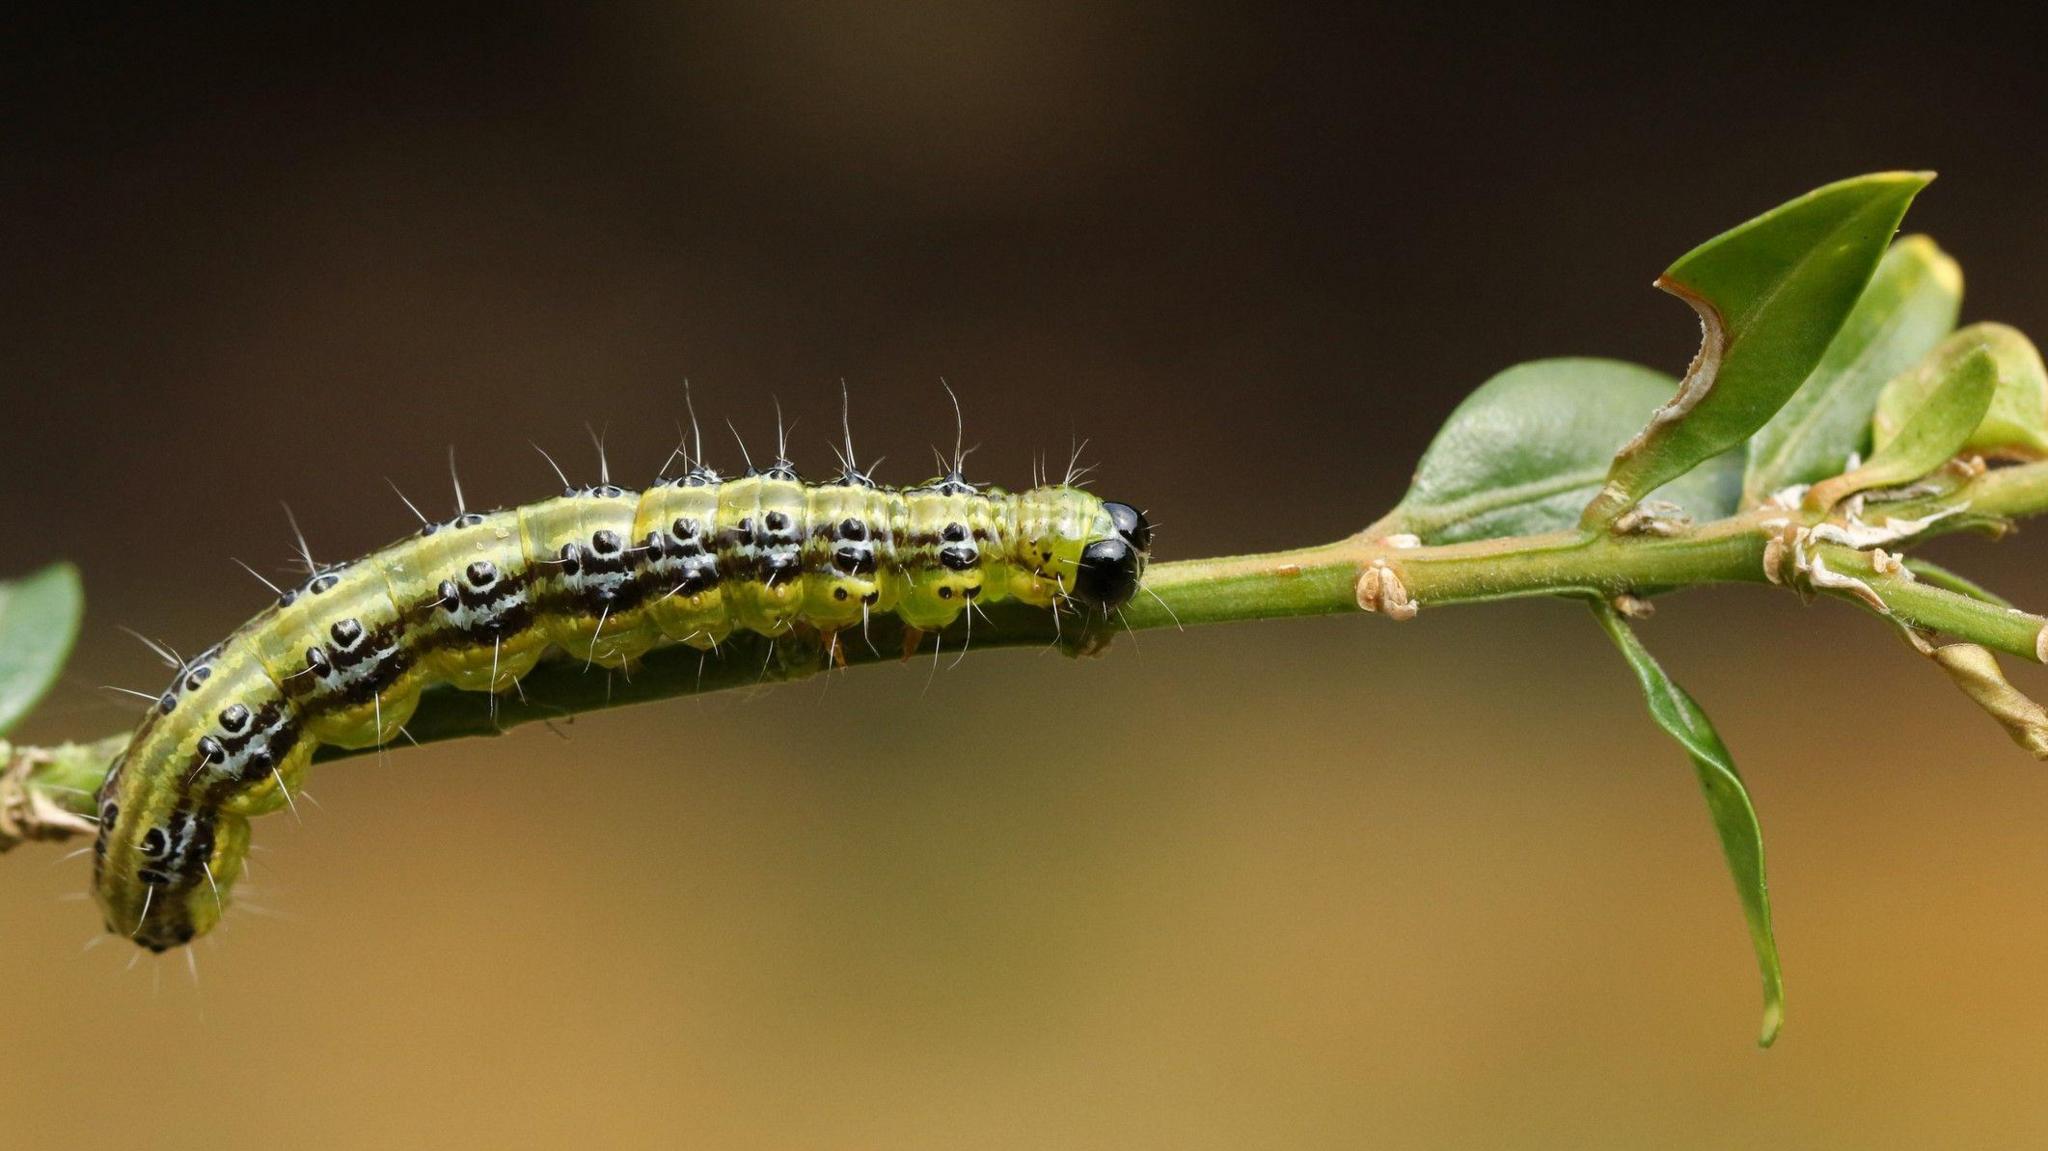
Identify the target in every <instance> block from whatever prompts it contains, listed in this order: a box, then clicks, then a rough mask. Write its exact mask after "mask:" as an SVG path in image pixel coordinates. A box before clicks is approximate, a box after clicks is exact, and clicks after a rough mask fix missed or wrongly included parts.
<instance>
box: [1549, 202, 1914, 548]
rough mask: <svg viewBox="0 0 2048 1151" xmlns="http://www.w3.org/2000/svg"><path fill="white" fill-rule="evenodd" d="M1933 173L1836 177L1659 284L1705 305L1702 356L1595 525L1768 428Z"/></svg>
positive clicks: (1592, 511) (1593, 518)
mask: <svg viewBox="0 0 2048 1151" xmlns="http://www.w3.org/2000/svg"><path fill="white" fill-rule="evenodd" d="M1932 178H1933V177H1932V175H1931V174H1929V173H1924V172H1919V173H1916V172H1885V173H1879V174H1877V175H1872V176H1860V177H1857V178H1856V179H1853V180H1844V181H1842V182H1841V183H1839V184H1830V185H1828V186H1827V187H1825V188H1821V189H1819V190H1817V191H1813V192H1809V193H1807V194H1806V195H1804V196H1801V197H1800V198H1798V199H1797V200H1794V201H1792V202H1791V203H1789V204H1784V205H1782V206H1780V207H1777V208H1773V209H1772V210H1770V211H1769V212H1766V213H1764V214H1763V215H1761V216H1758V217H1757V218H1756V219H1754V220H1751V221H1749V222H1748V223H1746V224H1742V225H1740V226H1738V227H1736V228H1734V229H1732V230H1731V231H1728V232H1724V233H1722V234H1721V235H1719V236H1716V237H1714V238H1713V239H1711V240H1709V241H1707V242H1706V243H1704V244H1702V245H1700V246H1699V247H1697V248H1694V249H1693V250H1692V251H1691V252H1688V253H1686V254H1685V255H1684V256H1682V257H1680V258H1679V260H1678V262H1677V263H1675V264H1673V265H1671V267H1670V268H1668V269H1667V270H1666V271H1665V272H1664V274H1663V275H1662V276H1661V277H1659V278H1658V280H1657V286H1658V287H1661V288H1663V289H1664V290H1666V291H1668V292H1671V293H1672V294H1674V295H1676V296H1678V297H1680V298H1681V299H1683V300H1685V302H1686V303H1688V304H1691V305H1692V307H1693V309H1694V310H1695V311H1697V312H1698V313H1699V317H1700V328H1701V343H1700V351H1699V355H1698V356H1696V357H1695V358H1694V359H1693V362H1692V367H1691V368H1689V369H1687V371H1686V375H1685V382H1684V384H1683V385H1682V386H1681V387H1680V388H1679V391H1678V395H1677V396H1676V397H1675V398H1673V399H1672V401H1671V402H1670V403H1669V404H1666V405H1665V406H1664V407H1662V408H1660V409H1659V410H1658V411H1657V414H1656V415H1654V416H1652V417H1651V418H1650V422H1649V425H1648V426H1647V427H1645V428H1644V429H1643V430H1642V432H1641V434H1639V435H1637V436H1636V438H1635V439H1633V440H1631V441H1629V443H1628V444H1627V445H1626V446H1624V447H1623V448H1622V449H1621V451H1620V452H1618V453H1617V454H1616V455H1615V457H1614V465H1613V468H1612V469H1611V470H1610V471H1609V473H1608V476H1607V482H1606V484H1605V485H1604V486H1602V488H1601V490H1600V494H1599V495H1598V496H1597V497H1595V498H1594V500H1593V501H1592V502H1591V503H1590V504H1588V505H1587V507H1586V510H1585V514H1584V515H1583V516H1582V517H1581V522H1582V523H1583V525H1584V526H1585V527H1587V528H1589V529H1600V528H1606V527H1607V526H1609V525H1610V524H1612V523H1613V522H1614V521H1615V520H1616V519H1618V518H1619V517H1620V516H1621V514H1622V513H1623V512H1625V511H1627V510H1628V509H1629V508H1630V507H1633V506H1634V505H1635V504H1636V503H1637V502H1639V501H1641V500H1642V499H1643V498H1644V497H1645V496H1647V495H1649V494H1650V492H1651V491H1653V490H1654V489H1656V488H1658V487H1661V486H1662V485H1664V484H1666V483H1668V482H1670V481H1671V480H1673V479H1675V478H1677V477H1678V476H1681V475H1684V474H1685V473H1686V472H1689V471H1691V470H1692V469H1693V468H1695V467H1697V466H1698V465H1700V464H1701V463H1703V462H1705V461H1706V460H1709V459H1712V458H1713V457H1715V456H1718V455H1720V454H1722V453H1723V452H1726V451H1727V450H1729V449H1730V448H1733V447H1735V446H1736V445H1738V444H1740V443H1742V442H1743V441H1745V440H1747V439H1748V438H1749V437H1750V435H1752V434H1753V433H1754V432H1756V430H1757V429H1759V428H1761V427H1763V426H1764V424H1765V423H1767V422H1768V421H1769V420H1770V418H1771V417H1772V416H1773V415H1775V414H1776V413H1777V411H1778V409H1779V408H1781V407H1783V406H1784V404H1785V402H1786V401H1787V400H1789V399H1791V398H1792V395H1793V393H1794V392H1796V391H1797V390H1798V388H1799V385H1800V384H1801V383H1802V382H1804V381H1805V379H1806V378H1807V377H1808V376H1809V375H1811V374H1812V373H1813V370H1814V368H1815V367H1816V366H1817V365H1819V363H1820V360H1821V356H1822V354H1823V353H1825V352H1826V351H1827V348H1828V345H1829V344H1830V343H1831V342H1832V341H1833V340H1834V337H1835V333H1836V332H1837V331H1839V330H1840V329H1841V326H1842V322H1843V320H1845V319H1846V318H1847V317H1848V315H1849V313H1850V310H1851V309H1852V308H1854V307H1855V304H1856V299H1857V297H1858V296H1860V295H1862V293H1863V288H1864V285H1865V284H1867V283H1868V282H1869V281H1870V276H1871V273H1872V272H1873V271H1874V270H1875V269H1876V267H1877V263H1878V260H1879V259H1880V258H1881V257H1882V256H1883V255H1884V251H1885V248H1886V247H1887V246H1888V245H1889V244H1890V243H1891V239H1892V233H1893V232H1894V231H1895V230H1897V228H1898V226H1899V219H1900V217H1902V216H1904V215H1905V212H1906V206H1907V205H1908V204H1910V203H1912V200H1913V197H1914V195H1915V194H1917V193H1918V192H1919V191H1920V189H1921V188H1924V187H1926V186H1927V182H1928V181H1929V180H1931V179H1932Z"/></svg>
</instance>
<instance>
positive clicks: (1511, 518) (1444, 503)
mask: <svg viewBox="0 0 2048 1151" xmlns="http://www.w3.org/2000/svg"><path fill="white" fill-rule="evenodd" d="M1677 388H1678V381H1676V380H1674V379H1672V378H1671V377H1670V376H1667V375H1665V374H1664V373H1662V372H1658V371H1653V370H1651V369H1649V368H1644V367H1639V366H1637V365H1635V364H1627V363H1622V362H1621V361H1619V360H1601V359H1555V360H1537V361H1534V362H1532V363H1527V364H1520V365H1517V366H1515V367H1512V368H1509V369H1507V370H1506V371H1504V372H1502V373H1500V374H1499V375H1497V376H1495V377H1493V378H1492V379H1490V380H1488V381H1487V382H1486V383H1484V384H1482V385H1480V387H1479V389H1478V390H1477V391H1475V392H1473V393H1472V394H1471V395H1470V396H1467V397H1466V398H1465V402H1463V403H1461V404H1459V405H1458V409H1457V410H1456V411H1454V412H1452V413H1451V416H1450V418H1449V419H1448V420H1446V421H1444V426H1443V427H1442V429H1440V430H1439V431H1438V432H1437V434H1436V439H1434V440H1433V441H1431V442H1430V445H1429V450H1428V451H1426V452H1424V453H1423V456H1422V461H1421V463H1419V464H1418V465H1417V466H1416V469H1415V480H1414V483H1413V484H1412V485H1411V486H1410V487H1409V489H1408V494H1407V495H1405V496H1403V497H1402V499H1401V503H1400V505H1399V506H1398V507H1396V508H1395V509H1394V511H1393V513H1392V514H1391V515H1389V516H1388V517H1387V518H1386V519H1384V520H1382V521H1381V522H1380V523H1379V524H1378V525H1377V526H1376V529H1375V530H1377V531H1378V532H1380V533H1382V534H1390V533H1393V532H1410V533H1413V534H1415V535H1417V536H1420V537H1421V538H1422V540H1423V541H1424V542H1425V543H1433V544H1434V543H1456V542H1459V541H1462V540H1475V539H1490V538H1494V537H1497V536H1508V535H1530V534H1534V533H1538V532H1549V531H1562V530H1564V529H1567V528H1569V527H1571V526H1572V525H1573V524H1575V523H1577V522H1578V518H1579V511H1580V509H1582V508H1584V507H1585V506H1586V501H1587V500H1588V499H1591V498H1592V496H1593V493H1594V492H1596V491H1598V490H1599V487H1600V482H1601V481H1602V480H1603V479H1604V478H1605V477H1606V475H1607V465H1608V461H1609V460H1611V459H1612V458H1613V456H1614V449H1615V448H1616V447H1618V446H1619V445H1620V444H1621V443H1622V442H1623V441H1625V440H1627V439H1628V437H1630V436H1631V435H1634V434H1635V432H1636V429H1638V428H1640V427H1642V425H1643V421H1644V420H1646V419H1648V418H1649V416H1650V413H1651V412H1654V411H1656V410H1657V408H1658V406H1659V405H1661V404H1664V403H1666V402H1667V401H1669V400H1670V399H1671V396H1672V394H1673V393H1674V392H1676V391H1677ZM1741 472H1742V459H1741V455H1740V453H1736V454H1734V455H1731V456H1728V457H1726V458H1724V459H1719V460H1713V461H1710V462H1709V463H1707V464H1706V465H1704V466H1702V467H1699V468H1696V469H1694V470H1693V471H1692V472H1690V473H1688V474H1687V475H1685V476H1682V477H1680V478H1679V479H1678V480H1676V481H1675V482H1673V483H1672V484H1670V485H1669V486H1668V487H1666V488H1665V489H1664V490H1662V491H1660V492H1658V493H1656V495H1657V498H1658V499H1661V500H1668V501H1670V502H1672V503H1674V504H1677V505H1678V506H1679V507H1680V508H1681V509H1682V510H1683V511H1685V512H1686V513H1688V514H1690V515H1691V516H1692V517H1693V518H1694V519H1696V520H1702V521H1704V520H1712V519H1719V518H1721V517H1723V516H1726V515H1728V514H1729V513H1730V512H1732V511H1734V510H1735V500H1736V495H1737V489H1738V487H1739V486H1740V483H1741Z"/></svg>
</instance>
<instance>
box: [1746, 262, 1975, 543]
mask: <svg viewBox="0 0 2048 1151" xmlns="http://www.w3.org/2000/svg"><path fill="white" fill-rule="evenodd" d="M1962 301H1963V271H1962V268H1961V267H1959V266H1958V265H1957V264H1956V262H1955V261H1954V260H1952V259H1950V258H1949V256H1948V254H1947V253H1946V252H1943V251H1942V250H1941V249H1940V248H1938V247H1936V246H1935V244H1934V241H1932V240H1930V239H1928V238H1927V237H1925V236H1905V237H1902V238H1901V239H1900V240H1899V241H1898V242H1897V243H1895V244H1893V245H1892V246H1891V249H1890V250H1889V251H1887V252H1886V253H1885V254H1884V259H1883V260H1881V261H1880V262H1879V263H1878V265H1877V271H1876V273H1875V274H1873V275H1872V276H1871V277H1870V285H1869V286H1868V287H1866V288H1864V289H1863V295H1862V296H1861V297H1859V298H1858V299H1857V301H1856V307H1855V310H1853V311H1851V312H1850V313H1849V318H1848V319H1847V320H1844V321H1843V322H1842V330H1841V331H1839V332H1836V333H1835V338H1834V342H1832V343H1830V344H1829V345H1828V350H1827V351H1826V352H1825V353H1824V354H1823V355H1822V356H1821V358H1820V366H1818V367H1816V368H1814V369H1813V374H1812V375H1809V376H1807V377H1806V382H1805V383H1802V384H1800V385H1799V390H1798V391H1796V392H1794V393H1792V398H1791V399H1790V400H1787V401H1786V402H1785V406H1784V407H1782V408H1779V409H1778V414H1777V415H1775V416H1772V417H1771V421H1770V422H1769V423H1767V424H1765V425H1764V426H1763V427H1762V428H1760V429H1758V430H1757V433H1756V435H1754V436H1751V437H1750V441H1749V467H1748V468H1747V469H1746V470H1745V472H1744V473H1743V477H1742V502H1743V503H1744V504H1746V505H1752V506H1753V505H1755V504H1759V503H1762V502H1763V501H1765V500H1767V499H1769V498H1770V497H1771V494H1772V493H1773V492H1776V491H1779V490H1781V489H1784V488H1787V487H1791V486H1793V485H1794V484H1810V483H1813V482H1815V481H1816V480H1822V479H1826V478H1827V477H1829V476H1833V475H1840V474H1841V473H1842V472H1843V471H1844V470H1846V469H1847V468H1848V466H1849V459H1850V457H1851V456H1853V455H1855V454H1857V453H1859V452H1861V451H1862V450H1863V448H1864V445H1865V443H1866V442H1867V441H1868V440H1869V438H1870V421H1871V413H1872V412H1873V411H1874V410H1875V409H1876V407H1877V396H1878V393H1879V392H1880V391H1881V390H1883V388H1884V386H1885V384H1886V383H1888V382H1889V381H1890V380H1891V379H1892V378H1893V377H1894V376H1897V375H1898V374H1899V373H1901V372H1903V371H1905V370H1906V369H1907V368H1910V367H1912V366H1913V365H1914V364H1915V363H1917V362H1918V361H1919V360H1920V358H1921V357H1922V356H1925V355H1926V354H1927V353H1928V352H1930V351H1932V350H1934V346H1935V345H1936V344H1938V343H1940V342H1941V338H1942V337H1943V336H1946V335H1948V334H1949V332H1950V331H1951V330H1952V329H1953V328H1954V327H1955V326H1956V312H1957V310H1958V309H1959V308H1960V307H1961V306H1962Z"/></svg>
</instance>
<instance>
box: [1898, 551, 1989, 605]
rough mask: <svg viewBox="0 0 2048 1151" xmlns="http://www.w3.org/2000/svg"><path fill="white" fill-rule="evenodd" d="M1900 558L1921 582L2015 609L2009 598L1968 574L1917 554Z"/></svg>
mask: <svg viewBox="0 0 2048 1151" xmlns="http://www.w3.org/2000/svg"><path fill="white" fill-rule="evenodd" d="M1902 559H1903V561H1904V563H1905V565H1906V570H1907V571H1910V572H1912V573H1913V576H1914V578H1916V579H1918V580H1919V581H1920V582H1921V583H1924V584H1931V585H1933V586H1934V587H1938V588H1940V589H1941V590H1943V591H1952V592H1954V593H1956V594H1957V595H1966V596H1969V597H1970V598H1971V599H1975V600H1983V601H1984V602H1985V603H1988V604H1990V605H1991V606H1993V607H2002V608H2006V609H2007V610H2017V609H2016V608H2014V607H2013V602H2012V601H2011V600H2009V599H2007V598H2005V597H2004V596H2002V595H1999V594H1998V593H1997V592H1995V591H1992V590H1991V589H1989V588H1987V587H1985V586H1984V585H1982V584H1980V583H1978V582H1977V581H1975V580H1973V579H1970V578H1969V577H1968V576H1964V575H1958V574H1957V573H1955V572H1952V571H1950V570H1949V569H1947V568H1945V567H1943V566H1941V565H1940V564H1938V563H1935V562H1934V561H1933V560H1925V559H1921V558H1920V557H1919V556H1904V557H1902Z"/></svg>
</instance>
